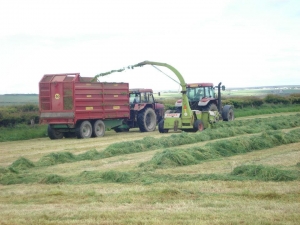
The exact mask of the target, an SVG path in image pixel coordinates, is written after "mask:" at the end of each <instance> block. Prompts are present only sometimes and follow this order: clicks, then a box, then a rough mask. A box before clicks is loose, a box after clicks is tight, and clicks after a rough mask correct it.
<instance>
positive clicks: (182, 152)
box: [140, 128, 300, 170]
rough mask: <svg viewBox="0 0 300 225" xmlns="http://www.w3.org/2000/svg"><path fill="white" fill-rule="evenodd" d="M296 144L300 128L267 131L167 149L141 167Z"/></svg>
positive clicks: (171, 165)
mask: <svg viewBox="0 0 300 225" xmlns="http://www.w3.org/2000/svg"><path fill="white" fill-rule="evenodd" d="M295 142H300V129H299V128H298V129H295V130H291V131H289V132H287V133H285V132H282V131H266V132H263V133H262V134H260V135H252V136H248V137H237V138H233V139H230V140H221V141H215V142H212V143H208V144H206V145H204V146H201V147H198V146H194V147H191V148H185V149H183V148H172V149H165V150H163V151H162V152H158V153H156V154H155V155H154V156H153V158H152V159H151V160H149V161H148V162H143V163H141V164H140V167H144V168H145V169H146V170H149V169H150V170H151V169H162V168H169V167H176V166H187V165H195V164H199V163H201V162H203V161H205V160H215V159H220V158H222V157H229V156H233V155H237V154H244V153H247V152H252V151H257V150H262V149H267V148H272V147H275V146H279V145H283V144H290V143H295Z"/></svg>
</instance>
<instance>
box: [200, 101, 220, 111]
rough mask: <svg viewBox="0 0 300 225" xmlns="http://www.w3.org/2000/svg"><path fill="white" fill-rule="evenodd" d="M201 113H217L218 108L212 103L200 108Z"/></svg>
mask: <svg viewBox="0 0 300 225" xmlns="http://www.w3.org/2000/svg"><path fill="white" fill-rule="evenodd" d="M202 111H218V107H217V106H216V104H214V103H209V104H208V105H207V106H204V107H202Z"/></svg>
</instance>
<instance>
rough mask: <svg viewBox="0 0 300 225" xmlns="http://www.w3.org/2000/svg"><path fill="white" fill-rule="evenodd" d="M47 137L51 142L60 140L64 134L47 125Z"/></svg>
mask: <svg viewBox="0 0 300 225" xmlns="http://www.w3.org/2000/svg"><path fill="white" fill-rule="evenodd" d="M48 137H49V138H50V139H51V140H55V139H62V138H63V137H64V134H63V133H62V132H60V131H58V130H56V129H53V128H52V127H51V126H50V124H49V125H48Z"/></svg>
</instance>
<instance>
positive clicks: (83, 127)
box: [75, 120, 92, 138]
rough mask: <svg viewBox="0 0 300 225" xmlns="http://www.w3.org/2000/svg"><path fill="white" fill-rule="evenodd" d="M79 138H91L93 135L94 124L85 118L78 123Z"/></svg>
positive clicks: (77, 133)
mask: <svg viewBox="0 0 300 225" xmlns="http://www.w3.org/2000/svg"><path fill="white" fill-rule="evenodd" d="M75 132H76V136H77V138H90V137H91V136H92V125H91V123H90V122H89V121H87V120H85V121H82V122H80V123H78V124H77V125H76V131H75Z"/></svg>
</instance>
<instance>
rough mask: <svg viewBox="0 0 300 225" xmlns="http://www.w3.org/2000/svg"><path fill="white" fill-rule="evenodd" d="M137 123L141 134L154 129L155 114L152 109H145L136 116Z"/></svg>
mask: <svg viewBox="0 0 300 225" xmlns="http://www.w3.org/2000/svg"><path fill="white" fill-rule="evenodd" d="M137 122H138V125H139V128H140V131H141V132H151V131H155V129H156V114H155V111H154V110H153V109H152V108H146V109H145V110H142V111H141V112H139V114H138V118H137Z"/></svg>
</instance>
